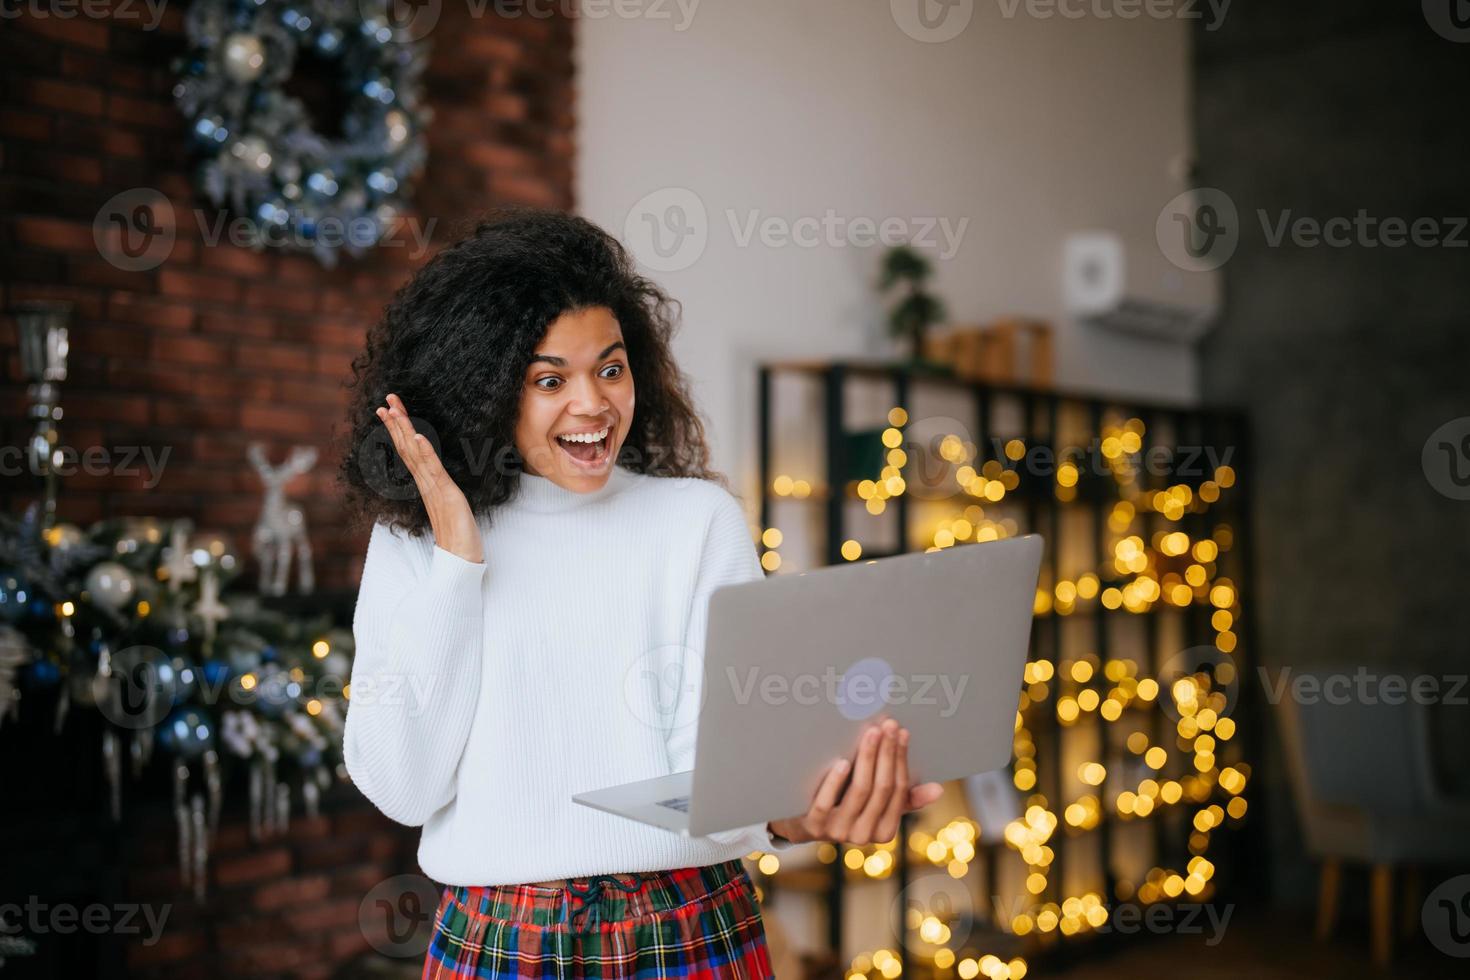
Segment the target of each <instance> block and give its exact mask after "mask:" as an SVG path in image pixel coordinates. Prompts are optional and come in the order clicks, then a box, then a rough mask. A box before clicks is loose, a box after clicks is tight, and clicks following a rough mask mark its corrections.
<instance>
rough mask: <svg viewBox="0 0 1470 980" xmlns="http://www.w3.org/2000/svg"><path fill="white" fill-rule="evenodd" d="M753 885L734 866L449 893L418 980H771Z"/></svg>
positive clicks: (455, 889)
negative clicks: (537, 979) (528, 979)
mask: <svg viewBox="0 0 1470 980" xmlns="http://www.w3.org/2000/svg"><path fill="white" fill-rule="evenodd" d="M772 976H774V974H773V973H772V971H771V961H770V954H769V952H768V951H767V949H766V934H765V926H764V924H763V923H762V921H761V913H760V908H759V907H758V906H757V905H756V901H755V887H754V885H753V884H752V883H751V880H750V875H749V874H748V873H747V872H746V870H745V866H744V865H743V864H741V863H740V859H739V858H732V859H731V860H729V861H723V862H721V863H719V864H711V865H706V866H704V867H697V868H675V869H672V870H668V871H647V872H642V873H640V874H620V875H591V876H588V877H584V878H568V879H567V883H566V885H565V886H563V887H558V888H547V887H541V886H532V885H490V886H486V887H465V886H456V885H451V886H449V887H447V888H445V890H444V894H443V897H442V898H441V899H440V902H439V908H438V911H437V912H436V913H435V917H434V934H433V936H432V938H431V939H430V941H429V950H428V955H427V956H426V958H425V960H424V972H423V980H479V978H516V980H522V978H526V977H542V978H550V977H555V978H564V980H593V978H595V980H664V978H668V977H693V978H698V980H720V978H725V980H768V978H770V977H772Z"/></svg>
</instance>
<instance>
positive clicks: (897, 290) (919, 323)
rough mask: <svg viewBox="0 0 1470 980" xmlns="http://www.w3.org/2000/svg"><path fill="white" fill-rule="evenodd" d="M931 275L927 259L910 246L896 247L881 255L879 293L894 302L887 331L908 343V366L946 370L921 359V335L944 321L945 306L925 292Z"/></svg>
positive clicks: (922, 351)
mask: <svg viewBox="0 0 1470 980" xmlns="http://www.w3.org/2000/svg"><path fill="white" fill-rule="evenodd" d="M932 272H933V269H932V267H931V266H930V264H929V260H928V259H926V258H925V257H924V256H923V255H921V254H920V253H919V252H918V250H916V249H914V248H913V247H912V246H909V245H899V246H896V247H894V248H891V249H889V250H888V253H887V254H886V255H884V256H883V265H882V270H881V274H880V278H879V283H878V288H879V291H880V292H881V293H882V294H883V295H884V296H886V297H890V298H892V299H893V300H894V305H893V306H892V307H891V308H890V309H889V311H888V332H889V334H890V335H891V336H894V337H903V338H907V339H908V342H909V361H908V365H907V366H908V367H910V368H914V369H926V370H931V371H945V372H947V371H949V370H951V367H950V365H948V364H944V363H942V362H939V361H933V360H930V359H928V358H926V357H925V356H924V335H925V333H926V332H927V331H928V330H929V328H930V327H932V326H934V325H935V324H936V323H938V322H939V321H940V320H942V319H944V304H943V303H942V302H941V301H940V299H939V297H937V296H935V295H934V294H933V293H930V292H928V291H927V290H926V289H925V283H926V282H927V281H928V279H929V276H930V274H931V273H932Z"/></svg>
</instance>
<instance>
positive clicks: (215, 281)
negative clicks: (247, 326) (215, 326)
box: [158, 265, 240, 303]
mask: <svg viewBox="0 0 1470 980" xmlns="http://www.w3.org/2000/svg"><path fill="white" fill-rule="evenodd" d="M158 288H159V291H160V292H162V293H163V294H164V295H166V296H178V297H179V298H181V299H195V300H208V301H211V302H216V303H234V302H238V301H239V299H240V284H239V283H238V282H236V281H235V280H234V279H229V278H226V277H225V276H216V275H208V274H205V273H199V272H183V271H180V270H178V269H175V268H172V267H171V266H170V265H164V266H163V267H162V268H161V269H160V270H159V275H158Z"/></svg>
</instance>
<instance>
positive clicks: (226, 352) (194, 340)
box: [148, 335, 230, 365]
mask: <svg viewBox="0 0 1470 980" xmlns="http://www.w3.org/2000/svg"><path fill="white" fill-rule="evenodd" d="M148 356H149V357H152V358H155V359H157V360H161V361H180V362H183V363H185V364H201V365H220V364H228V363H229V361H230V348H229V345H228V344H226V343H221V342H219V341H217V340H214V339H212V338H209V337H186V336H178V335H168V336H154V337H151V338H150V339H149V342H148Z"/></svg>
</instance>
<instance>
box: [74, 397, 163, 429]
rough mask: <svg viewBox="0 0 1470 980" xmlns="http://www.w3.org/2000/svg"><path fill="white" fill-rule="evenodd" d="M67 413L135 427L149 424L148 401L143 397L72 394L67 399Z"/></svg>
mask: <svg viewBox="0 0 1470 980" xmlns="http://www.w3.org/2000/svg"><path fill="white" fill-rule="evenodd" d="M66 411H67V414H68V415H75V416H76V417H77V418H84V419H87V418H91V419H105V420H107V421H109V422H130V423H132V424H134V425H146V424H147V423H148V399H147V398H145V397H143V396H141V395H120V394H118V393H116V392H109V393H108V394H105V395H96V394H92V393H90V392H88V393H80V392H72V393H69V394H68V395H67V398H66Z"/></svg>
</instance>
